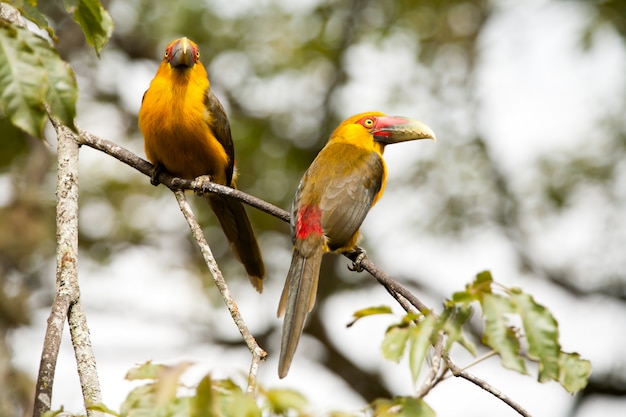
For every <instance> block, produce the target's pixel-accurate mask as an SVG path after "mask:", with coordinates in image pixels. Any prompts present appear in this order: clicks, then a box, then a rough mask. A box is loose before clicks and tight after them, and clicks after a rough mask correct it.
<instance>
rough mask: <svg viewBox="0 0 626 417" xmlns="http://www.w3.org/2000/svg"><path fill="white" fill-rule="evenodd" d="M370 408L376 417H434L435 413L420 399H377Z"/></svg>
mask: <svg viewBox="0 0 626 417" xmlns="http://www.w3.org/2000/svg"><path fill="white" fill-rule="evenodd" d="M371 406H372V408H373V410H374V415H375V416H376V417H435V411H434V410H433V409H432V408H430V406H429V405H428V404H426V402H425V401H424V400H422V399H421V398H414V397H396V398H393V399H386V398H379V399H377V400H375V401H374V402H373V403H372V405H371Z"/></svg>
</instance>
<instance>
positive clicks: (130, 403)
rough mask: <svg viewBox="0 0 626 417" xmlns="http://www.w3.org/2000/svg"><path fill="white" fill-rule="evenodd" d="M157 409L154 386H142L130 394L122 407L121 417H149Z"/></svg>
mask: <svg viewBox="0 0 626 417" xmlns="http://www.w3.org/2000/svg"><path fill="white" fill-rule="evenodd" d="M155 407H156V394H155V387H154V384H146V385H141V386H139V387H136V388H134V389H133V390H132V391H130V392H129V393H128V395H127V396H126V399H125V400H124V401H123V402H122V404H121V405H120V416H128V415H132V416H133V417H139V416H149V415H150V412H151V411H152V410H154V409H155ZM131 413H132V414H131Z"/></svg>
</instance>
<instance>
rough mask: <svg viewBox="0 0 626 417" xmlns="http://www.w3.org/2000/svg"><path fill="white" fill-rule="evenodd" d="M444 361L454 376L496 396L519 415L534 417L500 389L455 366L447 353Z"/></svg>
mask: <svg viewBox="0 0 626 417" xmlns="http://www.w3.org/2000/svg"><path fill="white" fill-rule="evenodd" d="M443 360H444V361H445V362H446V365H447V366H448V368H449V369H450V371H451V372H452V374H453V375H454V376H456V377H460V378H463V379H466V380H468V381H469V382H471V383H472V384H474V385H476V386H478V387H480V388H482V389H484V390H485V391H487V392H488V393H490V394H491V395H494V396H495V397H497V398H499V399H500V400H502V401H503V402H504V403H505V404H507V405H508V406H509V407H511V408H512V409H514V410H515V411H516V412H517V413H518V414H519V415H522V416H524V417H532V416H531V414H530V413H529V412H528V411H526V410H525V409H524V407H522V406H521V405H519V404H518V403H516V402H515V401H513V400H512V399H511V398H510V397H508V396H507V395H505V394H503V393H502V392H501V391H500V390H499V389H497V388H495V387H493V386H491V385H490V384H489V383H488V382H487V381H485V380H483V379H481V378H479V377H477V376H476V375H473V374H470V373H469V372H467V371H465V370H463V369H462V368H461V367H459V366H458V365H457V364H455V363H454V362H453V361H452V360H451V359H450V357H449V356H448V355H447V353H445V352H444V355H443Z"/></svg>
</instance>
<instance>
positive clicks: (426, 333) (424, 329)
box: [409, 314, 437, 383]
mask: <svg viewBox="0 0 626 417" xmlns="http://www.w3.org/2000/svg"><path fill="white" fill-rule="evenodd" d="M436 325H437V319H436V318H435V316H434V315H432V314H429V315H428V316H426V317H425V318H424V320H422V321H421V322H420V323H418V324H417V326H415V327H414V328H412V329H411V332H410V339H409V344H410V349H411V350H410V352H409V367H410V368H411V376H412V377H413V383H415V382H416V381H417V377H418V376H419V374H420V371H421V370H422V364H423V363H424V360H425V359H426V354H427V353H428V349H429V348H430V346H431V345H432V336H433V332H434V331H435V329H436Z"/></svg>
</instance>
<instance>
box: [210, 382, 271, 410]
mask: <svg viewBox="0 0 626 417" xmlns="http://www.w3.org/2000/svg"><path fill="white" fill-rule="evenodd" d="M213 386H214V388H215V390H216V391H217V392H218V393H219V397H218V399H219V406H220V407H219V410H220V411H221V413H219V414H218V415H222V416H241V417H261V409H260V408H259V406H258V405H257V404H256V402H255V401H254V399H253V398H252V397H250V396H249V395H247V394H246V393H244V392H243V391H242V390H241V388H240V387H239V386H238V385H237V384H235V383H234V382H233V381H231V380H230V379H226V380H217V381H214V383H213Z"/></svg>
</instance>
